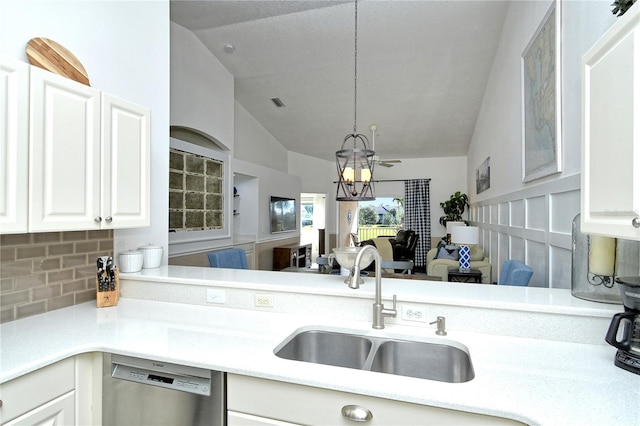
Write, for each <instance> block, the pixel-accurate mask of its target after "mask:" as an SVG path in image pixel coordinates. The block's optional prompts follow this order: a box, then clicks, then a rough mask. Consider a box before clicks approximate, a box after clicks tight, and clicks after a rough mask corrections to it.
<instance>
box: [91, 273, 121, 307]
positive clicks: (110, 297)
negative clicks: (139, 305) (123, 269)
mask: <svg viewBox="0 0 640 426" xmlns="http://www.w3.org/2000/svg"><path fill="white" fill-rule="evenodd" d="M106 274H107V273H106V272H103V274H102V276H103V277H104V276H106ZM114 274H115V278H116V289H115V290H113V291H98V290H99V285H98V278H97V277H96V306H97V307H98V308H105V307H108V306H116V305H117V304H118V299H119V297H120V270H119V269H115V270H114Z"/></svg>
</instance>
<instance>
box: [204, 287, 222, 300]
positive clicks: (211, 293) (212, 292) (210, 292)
mask: <svg viewBox="0 0 640 426" xmlns="http://www.w3.org/2000/svg"><path fill="white" fill-rule="evenodd" d="M225 300H226V297H225V292H224V290H219V289H217V288H208V289H207V303H219V304H224V302H225Z"/></svg>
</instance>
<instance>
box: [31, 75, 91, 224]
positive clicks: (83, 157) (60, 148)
mask: <svg viewBox="0 0 640 426" xmlns="http://www.w3.org/2000/svg"><path fill="white" fill-rule="evenodd" d="M30 97H31V102H30V104H31V119H30V155H29V157H30V163H29V187H30V190H29V195H30V198H29V205H30V208H29V230H30V231H31V232H38V231H62V230H82V229H92V228H95V227H99V226H100V220H99V219H98V218H99V217H100V216H101V212H100V91H99V90H96V89H93V88H91V87H89V86H85V85H83V84H80V83H75V82H73V81H71V80H69V79H68V78H65V77H61V76H59V75H56V74H52V73H50V72H47V71H44V70H41V69H39V68H36V67H33V68H32V70H31V96H30Z"/></svg>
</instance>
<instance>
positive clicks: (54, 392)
mask: <svg viewBox="0 0 640 426" xmlns="http://www.w3.org/2000/svg"><path fill="white" fill-rule="evenodd" d="M0 387H1V390H2V392H1V395H2V407H0V424H3V425H5V424H6V425H14V424H15V425H17V424H29V425H40V424H47V425H62V424H65V425H72V424H75V362H74V358H73V357H72V358H67V359H64V360H62V361H59V362H56V363H55V364H52V365H49V366H47V367H43V368H41V369H39V370H36V371H34V372H32V373H29V374H26V375H24V376H22V377H18V378H16V379H13V380H10V381H8V382H6V383H3V384H2V385H0Z"/></svg>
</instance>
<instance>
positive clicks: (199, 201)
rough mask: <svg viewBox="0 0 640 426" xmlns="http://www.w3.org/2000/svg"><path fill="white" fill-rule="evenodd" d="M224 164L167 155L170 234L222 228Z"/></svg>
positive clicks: (198, 157)
mask: <svg viewBox="0 0 640 426" xmlns="http://www.w3.org/2000/svg"><path fill="white" fill-rule="evenodd" d="M224 166H225V165H224V162H222V161H218V160H215V159H211V158H208V157H205V156H202V155H197V154H193V153H190V152H186V151H181V150H178V149H173V148H172V149H171V150H170V152H169V232H183V231H203V230H211V229H222V228H223V227H224V190H223V178H224Z"/></svg>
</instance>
